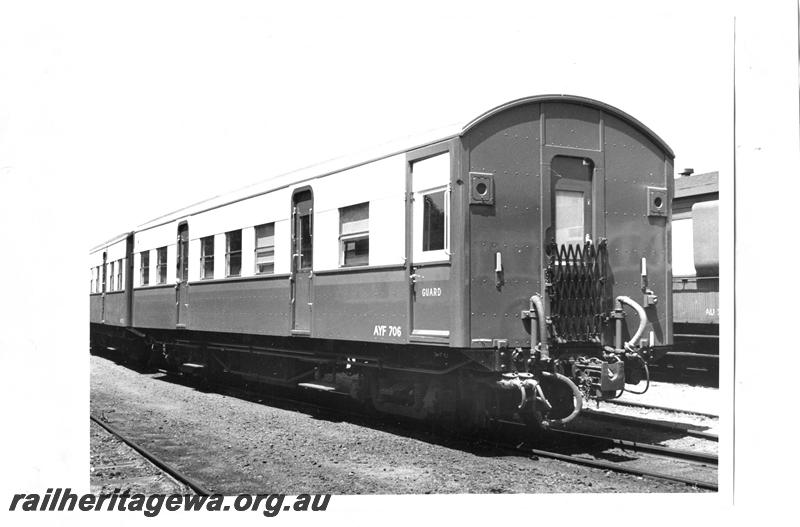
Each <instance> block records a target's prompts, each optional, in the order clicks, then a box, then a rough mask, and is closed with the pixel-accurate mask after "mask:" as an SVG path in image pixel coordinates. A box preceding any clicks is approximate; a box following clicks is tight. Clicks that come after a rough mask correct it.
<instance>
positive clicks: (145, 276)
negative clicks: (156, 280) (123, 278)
mask: <svg viewBox="0 0 800 527" xmlns="http://www.w3.org/2000/svg"><path fill="white" fill-rule="evenodd" d="M140 256H141V266H140V268H139V284H141V285H147V284H149V283H150V251H142V253H141V254H140Z"/></svg>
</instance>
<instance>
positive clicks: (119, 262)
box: [117, 260, 122, 291]
mask: <svg viewBox="0 0 800 527" xmlns="http://www.w3.org/2000/svg"><path fill="white" fill-rule="evenodd" d="M117 291H122V260H117Z"/></svg>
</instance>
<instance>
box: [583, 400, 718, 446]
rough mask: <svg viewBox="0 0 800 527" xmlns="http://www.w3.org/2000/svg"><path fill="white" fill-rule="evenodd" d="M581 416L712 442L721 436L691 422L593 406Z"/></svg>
mask: <svg viewBox="0 0 800 527" xmlns="http://www.w3.org/2000/svg"><path fill="white" fill-rule="evenodd" d="M581 417H582V418H583V419H588V420H594V421H614V422H617V423H620V424H627V425H632V426H636V427H639V428H645V429H647V428H649V429H655V430H664V431H668V432H673V433H677V434H682V435H684V436H689V437H695V438H698V439H704V440H706V441H712V442H718V441H719V436H718V435H717V434H712V433H709V432H704V431H703V430H699V429H698V428H700V427H698V426H697V425H693V424H690V423H682V422H677V421H661V420H657V419H648V418H645V417H634V416H630V415H622V414H613V413H608V412H600V411H597V410H592V409H591V408H587V409H584V410H583V413H582V414H581Z"/></svg>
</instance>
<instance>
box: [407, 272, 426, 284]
mask: <svg viewBox="0 0 800 527" xmlns="http://www.w3.org/2000/svg"><path fill="white" fill-rule="evenodd" d="M409 278H410V279H411V282H412V283H417V280H418V279H420V278H425V277H424V276H422V275H421V274H417V273H413V274H411V275H410V276H409Z"/></svg>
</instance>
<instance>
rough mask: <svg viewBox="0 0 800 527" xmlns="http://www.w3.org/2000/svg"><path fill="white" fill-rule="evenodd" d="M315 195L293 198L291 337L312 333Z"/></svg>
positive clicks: (307, 192) (308, 192)
mask: <svg viewBox="0 0 800 527" xmlns="http://www.w3.org/2000/svg"><path fill="white" fill-rule="evenodd" d="M313 211H314V195H313V193H312V192H311V189H304V190H299V191H295V193H294V194H293V195H292V278H291V288H292V297H291V302H292V306H291V309H292V334H293V335H310V334H311V309H312V308H313V297H312V292H313V288H312V282H313V279H314V272H313V270H312V267H313V265H314V244H313V229H314V216H313Z"/></svg>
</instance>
